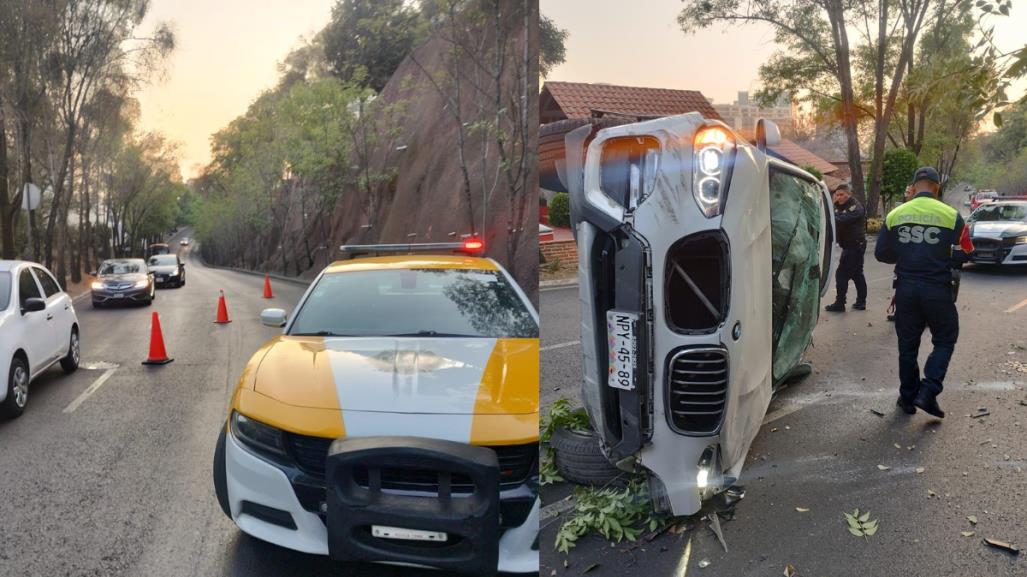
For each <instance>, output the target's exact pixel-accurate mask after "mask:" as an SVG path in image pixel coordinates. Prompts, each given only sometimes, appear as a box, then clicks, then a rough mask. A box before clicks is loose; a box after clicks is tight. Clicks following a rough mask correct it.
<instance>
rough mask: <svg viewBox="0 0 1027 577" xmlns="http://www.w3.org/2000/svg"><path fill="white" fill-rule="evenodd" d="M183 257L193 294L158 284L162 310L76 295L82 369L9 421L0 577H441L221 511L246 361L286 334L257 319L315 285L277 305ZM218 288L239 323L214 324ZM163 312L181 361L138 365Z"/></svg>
mask: <svg viewBox="0 0 1027 577" xmlns="http://www.w3.org/2000/svg"><path fill="white" fill-rule="evenodd" d="M171 242H172V244H173V246H174V247H175V248H178V238H177V237H176V238H175V239H172V241H171ZM186 262H187V265H186V281H187V282H186V286H185V287H183V288H181V289H165V290H159V291H158V295H157V300H156V301H155V302H154V304H153V306H152V307H133V308H119V309H103V310H94V309H92V308H91V307H90V305H89V301H88V297H86V299H85V300H80V301H78V302H77V303H76V311H77V312H78V317H79V322H80V325H81V334H82V362H83V365H84V366H83V368H82V369H81V370H79V371H78V372H76V373H74V374H72V375H67V376H66V375H64V374H63V372H61V370H60V368H59V367H54V368H51V369H50V370H49V371H47V372H46V373H45V374H44V375H43V376H42V377H41V378H39V379H38V380H37V381H35V382H34V383H33V385H32V388H31V392H30V397H29V406H28V408H27V410H26V412H25V414H24V415H23V416H22V417H20V418H18V419H16V420H13V421H3V422H0V575H2V576H7V575H11V576H19V577H23V576H37V575H38V576H47V577H49V576H108V575H110V576H114V575H116V576H128V577H134V576H140V577H142V576H147V577H148V576H152V575H160V576H161V577H175V576H182V577H187V576H188V577H193V576H217V575H221V576H244V575H245V576H259V575H276V576H279V575H286V574H287V575H297V576H305V577H306V576H311V577H313V576H321V575H333V576H338V575H346V576H354V577H358V576H375V577H378V576H386V577H390V576H395V577H398V576H400V575H402V576H404V577H406V576H415V575H416V576H422V575H423V576H429V575H430V576H433V577H434V576H438V575H440V573H439V572H437V571H420V570H413V569H408V568H396V567H389V566H383V565H370V564H362V565H357V564H339V563H333V562H331V561H329V560H328V559H327V558H325V557H319V556H313V555H305V554H302V553H296V552H293V551H291V550H287V549H283V548H280V547H277V546H275V545H271V544H268V543H265V542H262V541H259V540H257V539H254V538H252V537H249V536H247V535H245V534H243V533H242V532H240V531H239V530H238V529H237V528H236V527H235V525H234V524H233V523H232V522H231V521H230V520H229V519H227V518H226V517H225V516H224V514H222V512H221V510H220V509H219V508H218V505H217V501H216V500H215V498H214V490H213V486H212V482H211V462H212V457H213V454H214V444H215V441H216V439H217V434H218V432H219V427H221V426H222V423H223V422H224V420H225V419H226V418H227V411H228V403H229V400H230V395H231V392H232V390H233V388H234V386H235V383H236V379H237V378H238V377H239V374H240V373H241V371H242V367H243V365H244V364H245V363H246V361H247V360H248V359H249V357H250V355H251V354H252V353H253V352H254V351H255V350H256V349H257V348H258V347H259V346H260V345H261V343H263V342H264V341H265V340H267V339H268V338H270V337H272V336H274V335H275V334H276V332H277V330H278V329H273V328H267V327H264V326H262V325H261V324H260V322H259V314H260V311H261V310H262V309H263V308H265V307H268V306H277V307H281V308H285V309H286V310H291V309H292V308H293V306H294V305H295V303H296V302H297V301H298V300H299V298H300V296H301V295H302V293H303V290H304V287H302V286H300V285H296V284H292V283H286V282H274V283H273V287H274V291H275V298H274V300H270V301H269V300H265V299H263V298H262V287H263V278H262V277H259V276H251V275H246V274H241V273H236V272H229V271H222V270H215V269H211V268H206V267H204V266H203V265H202V263H200V262H199V261H198V259H196V258H191V257H189V256H187V257H186ZM219 289H224V291H225V295H226V299H227V304H228V311H229V315H230V318H231V319H232V321H233V322H232V323H231V324H227V325H216V324H213V322H212V321H213V320H214V317H215V312H216V307H217V296H218V290H219ZM152 311H157V312H158V313H159V314H160V320H161V324H162V326H163V329H164V339H165V343H166V345H167V348H168V353H169V355H170V356H171V357H173V358H174V359H175V360H174V362H172V363H171V364H169V365H166V366H163V367H147V366H143V365H141V364H140V363H141V361H143V360H144V359H145V358H146V356H147V353H148V342H149V331H150V315H151V312H152ZM90 366H92V367H97V366H100V367H102V368H93V369H90V368H88V367H90ZM109 367H114V368H113V370H110V368H109ZM109 370H110V373H109V374H107V373H108V371H109ZM105 374H107V375H106V377H105V380H102V381H99V382H101V386H100V387H99V388H96V389H95V390H94V391H93V392H92V394H88V393H87V389H90V387H91V386H95V385H94V383H97V382H98V380H99V379H101V377H103V376H104V375H105ZM84 393H85V394H87V396H86V397H84V400H81V398H82V397H81V396H82V395H83V394H84ZM76 399H80V403H79V404H77V407H76V408H75V409H74V410H73V411H70V412H66V411H67V409H68V408H69V405H72V403H73V402H75V401H76Z"/></svg>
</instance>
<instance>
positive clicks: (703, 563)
mask: <svg viewBox="0 0 1027 577" xmlns="http://www.w3.org/2000/svg"><path fill="white" fill-rule="evenodd" d="M709 566H710V560H709V559H700V560H699V568H700V569H705V568H707V567H709Z"/></svg>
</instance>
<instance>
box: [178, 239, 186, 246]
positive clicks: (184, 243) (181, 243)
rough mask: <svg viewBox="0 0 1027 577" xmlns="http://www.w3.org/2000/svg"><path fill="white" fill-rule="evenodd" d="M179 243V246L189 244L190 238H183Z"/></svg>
mask: <svg viewBox="0 0 1027 577" xmlns="http://www.w3.org/2000/svg"><path fill="white" fill-rule="evenodd" d="M178 245H179V246H189V239H188V238H183V239H182V240H180V241H178Z"/></svg>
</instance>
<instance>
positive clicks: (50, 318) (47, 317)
mask: <svg viewBox="0 0 1027 577" xmlns="http://www.w3.org/2000/svg"><path fill="white" fill-rule="evenodd" d="M46 320H48V321H52V320H53V315H52V314H50V313H47V314H46Z"/></svg>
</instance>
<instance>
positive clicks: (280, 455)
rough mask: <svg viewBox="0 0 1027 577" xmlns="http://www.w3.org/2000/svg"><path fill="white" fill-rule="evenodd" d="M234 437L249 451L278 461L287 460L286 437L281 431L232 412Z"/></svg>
mask: <svg viewBox="0 0 1027 577" xmlns="http://www.w3.org/2000/svg"><path fill="white" fill-rule="evenodd" d="M231 423H232V436H234V437H235V438H236V439H238V440H239V442H241V443H242V444H244V445H246V446H247V447H248V448H249V449H251V450H253V451H255V452H257V453H259V454H261V455H265V456H267V457H269V458H271V459H274V460H276V461H281V460H283V459H286V458H287V455H286V452H285V435H284V434H283V433H282V431H281V430H280V429H276V428H274V427H272V426H271V425H265V424H264V423H261V422H260V421H254V420H253V419H251V418H249V417H246V416H244V415H242V414H240V413H238V412H235V411H232V419H231Z"/></svg>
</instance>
